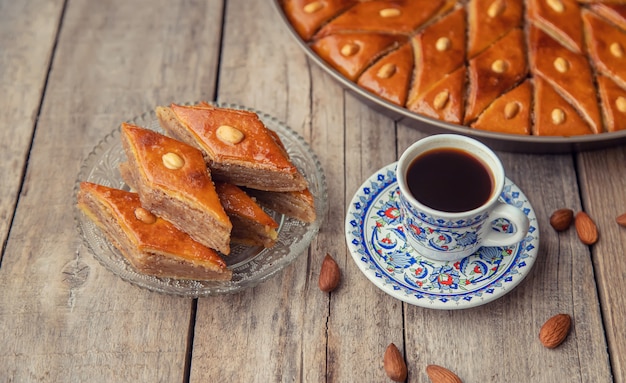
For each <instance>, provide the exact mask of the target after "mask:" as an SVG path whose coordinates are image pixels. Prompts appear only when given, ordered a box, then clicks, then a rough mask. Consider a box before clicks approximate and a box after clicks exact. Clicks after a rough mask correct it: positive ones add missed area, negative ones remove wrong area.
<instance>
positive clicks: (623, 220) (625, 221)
mask: <svg viewBox="0 0 626 383" xmlns="http://www.w3.org/2000/svg"><path fill="white" fill-rule="evenodd" d="M615 222H617V224H618V225H620V226H624V227H626V213H624V214H622V215H620V216H619V217H617V218H615Z"/></svg>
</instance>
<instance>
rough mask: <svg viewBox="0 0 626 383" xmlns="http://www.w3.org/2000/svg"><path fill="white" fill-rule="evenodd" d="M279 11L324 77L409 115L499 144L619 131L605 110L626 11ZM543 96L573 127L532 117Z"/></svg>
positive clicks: (321, 6) (597, 7) (352, 4)
mask: <svg viewBox="0 0 626 383" xmlns="http://www.w3.org/2000/svg"><path fill="white" fill-rule="evenodd" d="M281 4H282V5H283V10H284V12H285V15H286V16H287V19H288V20H291V22H292V23H293V25H294V30H295V31H296V32H297V33H298V34H299V35H300V37H301V38H302V39H303V40H304V41H305V42H306V43H307V44H309V45H310V46H311V48H312V49H313V50H314V51H315V52H316V53H317V54H318V56H319V57H320V58H322V59H323V60H325V61H326V62H327V63H328V65H329V66H330V67H332V68H335V69H336V70H337V71H338V72H339V73H341V74H342V75H344V76H345V77H346V79H348V80H350V81H352V82H354V84H355V86H358V87H360V88H361V89H363V90H364V91H367V92H370V93H372V94H375V95H377V96H379V97H380V98H381V99H382V100H385V101H387V102H389V103H392V104H395V105H397V106H400V107H404V108H406V109H408V110H410V111H412V112H414V113H416V114H420V115H423V116H427V117H430V118H433V119H438V120H442V121H446V122H450V123H453V124H457V125H465V126H467V127H468V128H472V129H481V130H487V131H492V132H497V133H506V134H521V135H542V136H565V137H570V136H578V135H587V134H589V135H592V134H600V133H604V132H614V131H618V130H623V129H626V126H625V125H624V120H625V118H626V111H624V109H625V108H624V107H622V108H619V107H618V106H617V104H615V100H612V98H615V97H621V96H618V94H619V92H620V91H621V90H624V89H626V0H593V1H592V0H458V1H454V0H393V1H391V0H386V1H385V0H372V1H343V2H340V1H327V0H299V1H288V0H283V1H282V2H281ZM305 14H306V17H305V18H307V19H311V20H313V19H314V20H315V22H309V23H308V24H307V31H306V33H303V32H301V30H302V27H301V26H300V25H299V24H301V23H302V21H294V20H296V19H303V16H302V15H305ZM609 80H610V82H609ZM615 87H617V88H615ZM552 94H554V95H556V96H558V99H556V100H552V99H551V100H550V101H549V103H550V104H551V105H552V104H554V105H552V106H554V107H556V106H557V105H558V106H559V109H562V110H563V111H566V110H567V111H568V112H569V111H571V112H572V113H574V114H572V115H571V116H569V118H568V121H576V123H575V124H570V123H568V122H565V123H563V124H562V125H554V126H552V123H551V121H552V112H551V110H549V108H547V107H546V106H545V105H543V106H538V105H537V104H538V102H540V101H542V100H543V99H544V98H545V97H547V95H552ZM609 94H610V95H609ZM538 97H541V98H542V100H539V99H538ZM620 100H621V99H620ZM507 105H509V106H508V108H507V110H508V113H507V114H506V116H511V113H513V110H515V117H513V118H504V119H503V118H502V117H503V116H505V114H503V113H504V108H506V107H507ZM513 105H515V106H513ZM619 105H623V103H622V102H621V101H620V102H619ZM538 113H546V114H545V115H542V114H538ZM555 113H557V112H555ZM556 120H557V121H558V118H557V119H556Z"/></svg>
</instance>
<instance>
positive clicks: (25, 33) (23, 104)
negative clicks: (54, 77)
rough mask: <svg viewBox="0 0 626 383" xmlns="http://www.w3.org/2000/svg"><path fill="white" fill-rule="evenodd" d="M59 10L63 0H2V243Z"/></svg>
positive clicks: (0, 147)
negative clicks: (44, 0)
mask: <svg viewBox="0 0 626 383" xmlns="http://www.w3.org/2000/svg"><path fill="white" fill-rule="evenodd" d="M62 10H63V1H62V0H58V1H46V2H42V1H37V0H33V1H18V2H16V1H5V0H2V1H0V41H1V42H2V48H0V87H1V88H2V92H1V93H0V105H2V108H1V109H0V126H2V129H0V151H1V152H2V155H3V158H4V161H2V162H0V180H1V181H0V196H2V198H0V243H2V244H4V243H5V240H6V238H7V235H8V231H9V225H10V223H11V221H12V219H13V213H14V211H15V207H16V204H17V200H18V192H19V189H20V186H21V183H22V177H23V175H24V168H25V166H26V161H27V160H28V152H29V149H30V143H31V138H32V134H33V130H34V128H35V124H36V119H37V113H38V111H39V106H40V102H41V97H42V93H43V90H44V87H45V82H46V77H47V75H48V67H49V63H50V57H51V55H52V51H53V47H54V42H55V38H56V33H57V28H58V24H59V20H60V18H61V12H62ZM0 250H2V248H1V246H0ZM1 260H2V254H0V261H1Z"/></svg>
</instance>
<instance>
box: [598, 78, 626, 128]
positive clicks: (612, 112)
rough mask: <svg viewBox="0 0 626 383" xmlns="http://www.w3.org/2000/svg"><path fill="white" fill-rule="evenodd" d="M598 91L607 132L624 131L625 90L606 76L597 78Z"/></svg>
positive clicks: (625, 119) (625, 118)
mask: <svg viewBox="0 0 626 383" xmlns="http://www.w3.org/2000/svg"><path fill="white" fill-rule="evenodd" d="M598 90H599V91H600V97H601V99H602V111H603V114H604V122H605V124H606V128H607V131H609V132H616V131H618V130H625V129H626V90H625V89H623V88H620V87H619V86H618V85H617V84H616V83H615V82H613V80H611V79H610V78H608V77H606V76H598Z"/></svg>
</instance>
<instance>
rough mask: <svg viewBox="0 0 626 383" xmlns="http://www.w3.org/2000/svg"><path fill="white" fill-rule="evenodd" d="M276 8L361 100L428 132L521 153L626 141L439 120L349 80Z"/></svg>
mask: <svg viewBox="0 0 626 383" xmlns="http://www.w3.org/2000/svg"><path fill="white" fill-rule="evenodd" d="M272 3H273V4H274V8H275V9H276V11H277V12H278V14H279V15H280V17H281V20H282V21H283V24H285V26H286V28H287V29H288V30H289V33H290V34H291V36H292V37H293V39H294V40H295V41H296V43H297V44H298V45H299V46H300V48H302V50H303V51H304V53H306V54H307V56H308V57H309V58H310V59H311V60H312V61H313V62H314V63H315V64H317V65H318V66H319V67H320V68H322V69H323V70H324V71H325V72H326V73H328V74H329V75H330V76H331V77H333V78H334V79H335V80H336V81H337V82H338V83H339V84H341V86H342V87H343V88H344V89H347V90H349V91H350V92H352V93H353V94H355V95H356V96H357V97H358V98H359V99H360V100H361V101H363V102H364V103H365V104H367V105H368V106H370V107H371V108H372V109H375V110H377V111H379V112H381V113H383V114H385V115H387V116H388V117H390V118H392V119H393V120H395V121H396V122H399V123H402V124H405V125H407V126H411V127H414V128H416V129H419V130H420V131H423V132H425V133H431V134H435V133H456V134H463V135H466V136H470V137H473V138H476V139H478V140H480V141H482V142H484V143H485V144H487V145H489V146H490V147H492V148H493V149H496V150H502V151H508V152H518V153H571V152H581V151H589V150H597V149H605V148H609V147H612V146H617V145H626V130H621V131H618V132H612V133H600V134H592V135H581V136H572V137H562V136H559V137H544V136H530V135H528V136H527V135H518V134H504V133H495V132H488V131H483V130H478V129H470V128H468V127H466V126H463V125H457V124H451V123H448V122H445V121H441V120H436V119H433V118H430V117H426V116H423V115H420V114H417V113H413V112H411V111H410V110H408V109H405V108H402V107H400V106H398V105H396V104H393V103H390V102H388V101H386V100H384V99H382V98H380V97H378V96H376V95H375V94H373V93H370V92H368V91H367V90H365V89H362V88H360V87H359V86H357V85H356V84H355V83H354V82H352V81H350V80H348V79H347V78H345V77H344V76H343V75H341V74H340V73H339V72H338V71H336V70H335V69H334V68H333V67H331V66H330V65H328V64H327V63H326V61H324V60H323V59H321V58H320V57H319V56H318V55H317V54H316V53H315V52H314V51H313V49H311V47H310V46H309V45H308V44H307V43H306V42H305V41H304V40H302V38H301V37H300V36H299V35H298V33H297V32H296V31H295V29H294V28H293V27H292V25H291V23H290V22H289V20H288V19H287V16H286V15H285V12H284V11H283V8H282V5H281V4H280V0H272Z"/></svg>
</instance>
